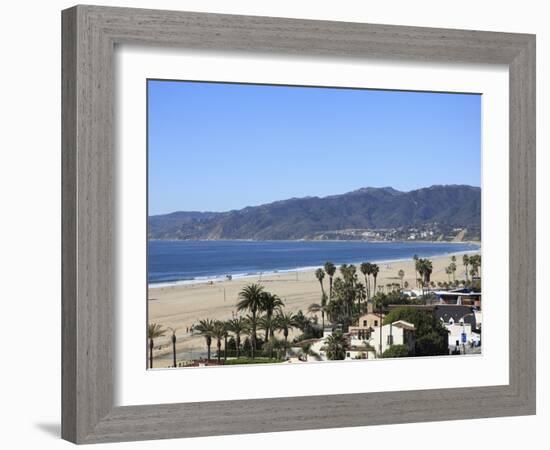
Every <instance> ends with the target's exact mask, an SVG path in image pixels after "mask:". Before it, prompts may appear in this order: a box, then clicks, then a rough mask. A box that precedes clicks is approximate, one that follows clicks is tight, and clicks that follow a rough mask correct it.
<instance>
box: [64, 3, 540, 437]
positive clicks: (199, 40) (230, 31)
mask: <svg viewBox="0 0 550 450" xmlns="http://www.w3.org/2000/svg"><path fill="white" fill-rule="evenodd" d="M62 35H63V41H62V176H63V180H62V209H63V217H62V437H63V438H64V439H66V440H69V441H72V442H75V443H79V444H83V443H97V442H117V441H131V440H144V439H163V438H181V437H197V436H211V435H223V434H239V433H261V432H275V431H288V430H306V429H319V428H337V427H351V426H365V425H378V424H389V423H406V422H426V421H435V420H456V419H468V418H482V417H498V416H513V415H528V414H535V411H536V398H535V397H536V395H535V394H536V378H535V371H536V359H535V354H536V347H535V345H536V343H535V335H536V328H535V263H536V260H535V253H536V252H535V242H536V238H535V232H536V227H535V217H536V216H535V213H536V210H535V200H536V199H535V137H536V132H535V36H533V35H529V34H515V33H495V32H484V31H467V30H451V29H436V28H420V27H410V26H392V25H372V24H364V23H344V22H330V21H312V20H301V19H286V18H285V19H283V18H270V17H253V16H235V15H222V14H205V13H190V12H181V11H159V10H145V9H130V8H112V7H100V6H75V7H73V8H70V9H67V10H64V11H63V12H62ZM118 44H146V45H155V46H159V47H180V48H187V49H195V50H207V49H208V50H218V51H234V50H238V51H243V52H250V51H254V52H264V53H266V54H272V55H277V54H287V55H288V54H291V55H304V56H308V55H309V56H328V57H334V58H340V57H353V58H359V59H361V58H367V57H368V58H386V59H397V60H402V59H406V60H416V61H434V62H463V63H474V64H500V65H506V66H507V67H508V70H509V87H510V90H509V95H510V96H509V101H510V108H509V114H510V116H509V144H510V152H509V155H510V156H509V157H510V160H509V168H510V180H509V189H510V190H509V201H510V205H509V207H510V222H509V229H510V237H509V248H510V280H509V293H510V298H509V315H510V322H509V336H510V340H509V364H510V366H509V384H508V385H500V386H484V387H474V388H471V387H470V388H451V389H428V390H415V391H399V392H376V393H361V394H341V395H319V396H306V397H284V398H274V399H254V400H251V399H249V400H232V401H213V402H193V403H175V404H158V405H135V406H114V392H113V389H114V377H115V374H114V373H113V359H112V358H113V350H112V349H113V339H114V335H115V331H114V324H113V311H114V305H115V290H114V285H115V277H116V270H115V268H116V264H115V260H114V256H113V247H114V243H115V240H116V236H115V233H114V230H115V227H114V211H115V207H116V197H115V195H114V184H115V180H114V170H113V165H114V161H115V158H116V148H115V144H114V141H115V139H114V125H113V122H114V107H113V105H114V82H113V79H114V76H113V74H114V64H113V54H114V51H115V46H116V45H118ZM526 323H528V324H529V326H526V325H525V324H526ZM449 404H452V405H453V407H452V408H448V405H449ZM283 412H284V414H283Z"/></svg>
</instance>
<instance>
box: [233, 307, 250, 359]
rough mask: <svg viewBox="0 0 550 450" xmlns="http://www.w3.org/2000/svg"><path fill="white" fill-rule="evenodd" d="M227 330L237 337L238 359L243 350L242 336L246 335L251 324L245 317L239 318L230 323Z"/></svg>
mask: <svg viewBox="0 0 550 450" xmlns="http://www.w3.org/2000/svg"><path fill="white" fill-rule="evenodd" d="M227 329H228V331H230V332H231V333H233V334H234V335H235V348H236V356H237V358H238V357H239V355H240V350H241V334H245V333H246V332H247V331H248V330H249V329H250V324H249V323H248V320H246V319H245V318H244V317H237V318H236V319H231V320H230V321H229V322H228V324H227Z"/></svg>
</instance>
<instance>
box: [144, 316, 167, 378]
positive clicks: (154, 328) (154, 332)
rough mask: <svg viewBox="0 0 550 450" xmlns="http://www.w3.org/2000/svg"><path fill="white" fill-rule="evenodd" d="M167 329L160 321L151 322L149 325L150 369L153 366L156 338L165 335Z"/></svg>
mask: <svg viewBox="0 0 550 450" xmlns="http://www.w3.org/2000/svg"><path fill="white" fill-rule="evenodd" d="M165 333H166V330H165V329H164V328H162V326H161V325H159V324H158V323H150V324H149V325H148V326H147V339H149V369H152V368H153V347H154V345H155V344H154V339H156V338H159V337H161V336H164V334H165Z"/></svg>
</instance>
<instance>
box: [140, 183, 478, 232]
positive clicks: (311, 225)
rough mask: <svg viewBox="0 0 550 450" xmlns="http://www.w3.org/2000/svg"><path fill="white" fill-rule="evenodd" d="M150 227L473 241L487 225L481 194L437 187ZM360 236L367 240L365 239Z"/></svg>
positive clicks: (155, 222)
mask: <svg viewBox="0 0 550 450" xmlns="http://www.w3.org/2000/svg"><path fill="white" fill-rule="evenodd" d="M433 224H437V225H436V226H435V227H434V225H433ZM148 225H149V232H148V237H149V238H150V239H255V240H278V239H329V238H330V239H332V238H334V236H345V233H344V234H342V232H343V230H381V229H393V230H401V232H400V233H401V234H402V233H403V232H408V231H406V230H405V229H408V228H410V227H421V228H422V227H428V228H426V229H427V230H431V229H433V230H435V232H436V233H443V234H442V236H443V235H444V234H445V233H444V230H445V229H455V228H464V229H469V230H477V231H474V232H473V234H472V233H471V232H470V235H469V236H468V239H475V238H476V236H477V234H478V231H479V228H480V225H481V189H480V188H479V187H472V186H466V185H437V186H431V187H428V188H422V189H417V190H413V191H409V192H402V191H398V190H395V189H393V188H390V187H384V188H370V187H367V188H361V189H358V190H355V191H352V192H348V193H345V194H339V195H331V196H328V197H304V198H292V199H288V200H280V201H276V202H273V203H268V204H264V205H259V206H249V207H246V208H243V209H240V210H233V211H228V212H198V211H190V212H185V211H182V212H175V213H171V214H165V215H157V216H151V217H149V223H148ZM430 227H432V228H430ZM441 230H443V231H441ZM433 232H434V231H432V233H433ZM356 234H357V233H356ZM399 235H400V234H399V233H398V234H397V235H396V236H399ZM357 236H360V238H362V237H361V236H363V234H361V233H359V234H357ZM430 236H431V235H430ZM336 238H341V237H336ZM440 239H441V238H440ZM446 239H450V238H446ZM434 240H435V237H434Z"/></svg>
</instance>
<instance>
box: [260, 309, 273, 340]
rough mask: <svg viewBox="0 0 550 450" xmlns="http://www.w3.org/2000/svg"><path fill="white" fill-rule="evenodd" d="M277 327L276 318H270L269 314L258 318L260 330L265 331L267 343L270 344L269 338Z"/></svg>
mask: <svg viewBox="0 0 550 450" xmlns="http://www.w3.org/2000/svg"><path fill="white" fill-rule="evenodd" d="M275 325H276V317H269V316H268V315H267V314H265V315H263V316H261V317H258V329H259V330H264V331H265V342H266V343H267V342H269V338H268V336H269V335H270V334H271V335H272V334H273V329H274V328H275Z"/></svg>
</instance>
